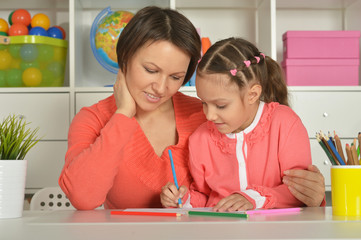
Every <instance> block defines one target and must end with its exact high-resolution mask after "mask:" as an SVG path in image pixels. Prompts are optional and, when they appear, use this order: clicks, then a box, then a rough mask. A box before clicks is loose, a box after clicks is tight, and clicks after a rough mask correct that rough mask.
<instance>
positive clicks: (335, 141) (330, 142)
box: [316, 131, 361, 165]
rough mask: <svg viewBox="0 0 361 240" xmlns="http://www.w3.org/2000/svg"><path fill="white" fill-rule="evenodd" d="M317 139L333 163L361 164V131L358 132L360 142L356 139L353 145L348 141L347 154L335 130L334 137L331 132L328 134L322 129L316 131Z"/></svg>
mask: <svg viewBox="0 0 361 240" xmlns="http://www.w3.org/2000/svg"><path fill="white" fill-rule="evenodd" d="M316 139H317V141H318V143H319V144H320V145H321V147H322V149H323V150H324V151H325V153H326V155H327V157H328V159H329V160H330V162H331V164H332V165H361V159H360V147H361V133H359V134H358V138H357V139H358V144H357V139H354V140H353V142H352V143H351V146H350V145H349V144H348V143H347V144H346V145H345V152H346V156H345V154H344V152H343V149H342V144H341V140H340V138H339V137H338V135H337V134H336V132H334V137H332V136H331V134H330V133H329V134H328V136H326V135H325V134H324V133H322V132H321V131H320V132H319V133H316Z"/></svg>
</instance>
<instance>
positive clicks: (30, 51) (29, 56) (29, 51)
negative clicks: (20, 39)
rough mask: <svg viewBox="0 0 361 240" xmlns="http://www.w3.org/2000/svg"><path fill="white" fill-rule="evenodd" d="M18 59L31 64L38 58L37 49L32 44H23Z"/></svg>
mask: <svg viewBox="0 0 361 240" xmlns="http://www.w3.org/2000/svg"><path fill="white" fill-rule="evenodd" d="M20 57H21V58H22V59H23V61H25V62H32V61H35V59H36V58H37V57H38V48H37V47H36V46H35V45H34V44H24V45H23V46H22V47H21V48H20Z"/></svg>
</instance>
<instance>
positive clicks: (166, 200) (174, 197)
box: [160, 182, 188, 207]
mask: <svg viewBox="0 0 361 240" xmlns="http://www.w3.org/2000/svg"><path fill="white" fill-rule="evenodd" d="M187 191H188V189H187V187H186V186H180V188H179V190H178V189H177V187H176V186H175V185H174V183H170V182H168V183H167V184H166V185H165V186H163V187H162V192H161V194H160V202H161V203H162V205H163V207H178V199H179V198H180V199H182V198H183V197H184V195H185V194H186V193H187Z"/></svg>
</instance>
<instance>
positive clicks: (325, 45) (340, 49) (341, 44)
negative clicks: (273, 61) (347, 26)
mask: <svg viewBox="0 0 361 240" xmlns="http://www.w3.org/2000/svg"><path fill="white" fill-rule="evenodd" d="M282 38H283V59H290V58H307V59H309V58H318V59H319V58H359V55H360V53H359V45H360V31H287V32H286V33H284V34H283V36H282Z"/></svg>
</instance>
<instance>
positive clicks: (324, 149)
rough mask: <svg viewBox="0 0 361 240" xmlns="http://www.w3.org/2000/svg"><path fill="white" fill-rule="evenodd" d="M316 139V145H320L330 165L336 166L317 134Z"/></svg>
mask: <svg viewBox="0 0 361 240" xmlns="http://www.w3.org/2000/svg"><path fill="white" fill-rule="evenodd" d="M316 139H317V141H318V143H319V144H320V145H321V147H322V149H323V151H324V152H325V153H326V155H327V157H328V159H329V160H330V162H331V164H332V165H337V163H336V162H335V160H334V159H333V157H332V155H331V153H330V152H329V151H328V149H327V148H326V146H325V144H324V143H323V142H322V141H321V139H320V137H319V135H318V134H316Z"/></svg>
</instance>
